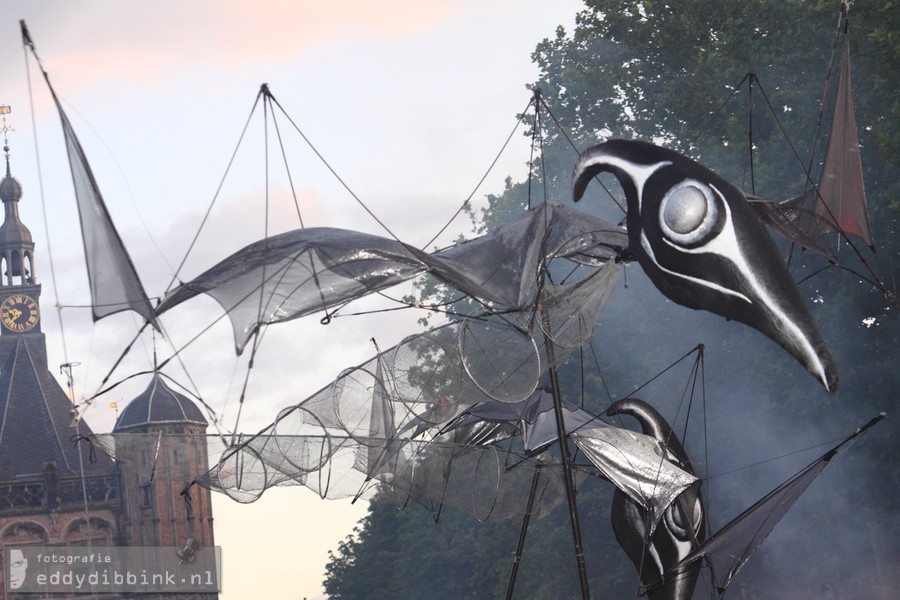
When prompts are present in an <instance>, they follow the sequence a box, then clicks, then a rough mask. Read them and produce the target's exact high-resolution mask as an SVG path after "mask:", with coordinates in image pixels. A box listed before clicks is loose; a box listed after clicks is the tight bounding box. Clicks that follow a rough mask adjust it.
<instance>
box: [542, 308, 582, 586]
mask: <svg viewBox="0 0 900 600" xmlns="http://www.w3.org/2000/svg"><path fill="white" fill-rule="evenodd" d="M542 319H543V321H544V331H545V336H544V340H545V344H546V348H547V360H548V361H549V362H550V366H549V368H548V369H547V371H548V373H549V374H550V391H551V393H552V394H553V408H554V412H555V413H556V433H557V436H558V438H559V452H560V456H561V459H562V470H563V483H564V484H565V486H566V501H567V502H568V504H569V520H570V521H571V523H572V541H573V542H574V544H575V560H576V562H577V563H578V579H579V583H580V584H581V598H582V600H590V597H591V592H590V589H589V588H588V578H587V567H586V566H585V563H584V547H583V546H582V543H581V525H580V524H579V522H578V502H577V501H576V499H575V480H574V478H573V477H572V469H571V459H570V457H569V446H568V439H567V437H566V425H565V417H564V415H563V409H562V396H561V393H560V389H559V375H558V374H557V372H556V366H555V365H556V354H555V350H554V346H553V340H552V339H550V320H549V318H547V315H542Z"/></svg>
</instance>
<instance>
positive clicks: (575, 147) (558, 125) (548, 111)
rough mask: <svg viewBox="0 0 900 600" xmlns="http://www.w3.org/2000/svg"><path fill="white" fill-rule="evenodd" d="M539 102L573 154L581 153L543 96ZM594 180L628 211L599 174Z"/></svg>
mask: <svg viewBox="0 0 900 600" xmlns="http://www.w3.org/2000/svg"><path fill="white" fill-rule="evenodd" d="M540 102H541V104H542V105H543V107H544V108H545V109H546V110H547V114H548V115H550V118H551V119H553V122H554V123H555V124H556V127H557V129H559V132H560V133H561V134H562V135H563V137H564V138H566V141H567V142H569V146H571V147H572V149H573V150H575V154H578V155H581V151H580V150H579V149H578V146H576V145H575V142H573V141H572V138H571V137H569V133H568V132H567V131H566V130H565V128H563V126H562V125H560V123H559V120H558V119H557V118H556V115H554V114H553V111H552V110H550V105H549V104H547V101H546V100H544V97H543V96H541V97H540ZM594 180H595V181H596V182H597V183H599V184H600V187H602V188H603V190H604V191H605V192H606V193H607V195H608V196H609V198H610V200H612V201H613V203H614V204H615V205H616V206H618V207H619V210H621V211H622V212H623V213H627V212H628V211H627V210H625V207H624V206H622V205H621V204H619V201H618V200H617V199H616V197H615V196H614V195H613V193H612V192H611V191H610V190H609V188H608V187H606V184H605V183H603V181H601V180H600V178H599V176H597V175H595V176H594Z"/></svg>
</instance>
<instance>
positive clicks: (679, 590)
mask: <svg viewBox="0 0 900 600" xmlns="http://www.w3.org/2000/svg"><path fill="white" fill-rule="evenodd" d="M606 414H607V415H610V416H611V415H630V416H632V417H634V418H635V419H637V420H638V422H639V423H640V425H641V432H642V433H643V434H644V435H648V436H650V437H652V438H653V439H655V440H656V441H657V442H658V443H659V447H660V453H661V457H660V460H667V461H669V462H670V463H672V464H674V465H675V466H677V467H679V468H680V469H682V470H684V471H686V472H688V473H690V474H691V475H693V474H694V469H693V467H692V466H691V461H690V459H689V458H688V456H687V453H686V452H685V451H684V448H683V446H682V445H681V441H680V440H679V439H678V437H677V436H676V435H675V433H674V432H673V431H672V428H671V427H670V426H669V423H668V422H667V421H666V420H665V419H664V418H663V417H662V415H660V414H659V413H658V412H657V411H656V409H654V408H653V407H652V406H650V405H649V404H647V403H646V402H644V401H643V400H638V399H637V398H627V399H625V400H621V401H619V402H616V403H615V404H613V405H612V406H611V407H610V408H609V409H608V410H607V411H606ZM612 527H613V533H615V535H616V540H618V542H619V545H620V546H622V549H623V550H625V553H626V554H628V557H629V558H630V559H631V562H633V563H634V566H635V568H636V569H637V570H638V573H639V574H640V579H641V583H642V584H643V586H644V587H645V588H646V590H647V596H648V597H649V598H650V600H690V598H691V596H692V595H693V593H694V586H695V585H696V583H697V576H698V574H699V572H700V566H701V562H700V561H694V562H692V563H690V564H689V565H685V566H681V567H678V568H677V569H674V570H673V567H675V566H676V565H678V563H680V562H681V561H682V560H683V559H684V558H686V557H687V556H688V554H690V553H691V552H692V551H693V550H694V549H696V548H697V546H698V545H699V544H700V542H702V541H703V540H704V539H705V529H706V528H705V511H704V509H703V503H702V500H701V497H700V482H699V481H698V482H696V483H695V484H694V485H692V486H691V487H689V488H688V489H687V490H685V491H684V492H682V493H681V494H680V495H679V496H678V497H677V498H676V499H675V501H674V502H672V504H670V505H669V507H668V508H666V510H665V512H664V513H663V518H662V519H660V521H659V523H658V524H657V525H656V528H655V529H653V530H652V531H651V527H650V518H649V516H648V514H647V511H646V510H645V509H644V508H642V507H641V506H640V505H639V504H638V503H637V502H635V501H634V500H632V499H631V498H629V497H628V495H627V494H625V493H624V492H622V490H620V489H618V488H616V491H615V493H614V494H613V501H612Z"/></svg>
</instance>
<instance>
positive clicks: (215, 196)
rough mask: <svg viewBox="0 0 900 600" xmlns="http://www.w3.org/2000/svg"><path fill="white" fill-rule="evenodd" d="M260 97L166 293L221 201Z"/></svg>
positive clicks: (258, 94) (254, 102)
mask: <svg viewBox="0 0 900 600" xmlns="http://www.w3.org/2000/svg"><path fill="white" fill-rule="evenodd" d="M260 96H262V90H260V91H259V93H257V94H256V100H254V101H253V107H252V108H251V109H250V114H249V115H248V116H247V121H246V122H245V123H244V128H243V129H242V130H241V135H240V137H239V138H238V142H237V144H236V145H235V147H234V151H233V152H232V153H231V158H229V159H228V165H227V166H226V167H225V173H223V174H222V179H221V180H220V181H219V186H218V187H217V188H216V192H215V194H213V198H212V200H211V201H210V203H209V206H208V207H207V208H206V212H205V213H204V214H203V219H202V220H201V221H200V226H199V227H198V228H197V233H195V234H194V238H193V239H192V240H191V243H190V245H189V246H188V249H187V251H186V252H185V253H184V258H182V259H181V263H179V265H178V268H177V269H176V270H175V273H174V274H173V275H172V280H171V281H169V285H168V286H166V292H168V291H169V290H171V289H172V285H173V284H174V283H175V282H176V281H177V280H178V275H179V273H181V269H182V268H183V267H184V264H185V262H187V259H188V256H189V255H190V253H191V251H192V250H193V249H194V246H195V245H196V243H197V240H198V239H199V238H200V232H201V231H202V230H203V227H204V225H206V221H207V219H209V215H210V213H211V212H212V209H213V206H215V204H216V201H217V200H218V199H219V194H220V193H221V192H222V186H224V185H225V179H226V178H227V177H228V173H229V172H230V171H231V166H232V165H233V164H234V160H235V158H236V157H237V153H238V150H239V149H240V147H241V142H243V140H244V136H245V135H246V134H247V128H248V127H249V126H250V119H252V118H253V113H255V112H256V106H257V104H259V98H260Z"/></svg>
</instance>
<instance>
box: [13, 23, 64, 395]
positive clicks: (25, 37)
mask: <svg viewBox="0 0 900 600" xmlns="http://www.w3.org/2000/svg"><path fill="white" fill-rule="evenodd" d="M19 24H20V26H21V28H22V44H23V51H24V54H25V77H26V80H27V82H28V105H29V109H30V111H31V130H32V131H33V132H34V154H35V163H36V165H37V175H38V191H39V194H40V197H41V214H42V216H43V221H44V237H45V238H46V239H47V258H48V260H49V263H50V280H51V281H52V282H53V301H54V306H55V307H56V317H57V321H58V323H59V334H60V338H61V340H62V350H63V360H64V362H65V363H68V362H69V351H68V348H67V346H66V334H65V326H64V324H63V318H62V306H61V305H60V302H59V287H58V286H57V284H56V269H55V267H54V260H53V248H52V246H51V244H50V240H51V239H52V238H51V237H50V229H49V224H48V221H47V200H46V195H45V194H44V176H43V171H42V169H41V155H40V151H39V149H38V136H37V122H36V119H35V114H34V94H33V91H32V83H31V67H30V65H29V62H28V51H29V50H31V54H32V55H34V59H35V60H36V61H37V64H38V68H39V69H40V70H41V72H42V73H44V78H45V79H46V78H47V74H46V72H45V71H44V66H43V64H41V57H40V56H38V54H37V50H36V49H35V47H34V43H33V42H32V41H31V36H30V35H29V34H28V29H27V28H26V26H25V21H19ZM47 82H48V84H49V79H47ZM71 400H72V401H73V402H74V400H75V399H74V398H72V399H71Z"/></svg>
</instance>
